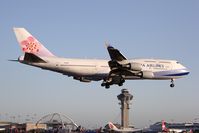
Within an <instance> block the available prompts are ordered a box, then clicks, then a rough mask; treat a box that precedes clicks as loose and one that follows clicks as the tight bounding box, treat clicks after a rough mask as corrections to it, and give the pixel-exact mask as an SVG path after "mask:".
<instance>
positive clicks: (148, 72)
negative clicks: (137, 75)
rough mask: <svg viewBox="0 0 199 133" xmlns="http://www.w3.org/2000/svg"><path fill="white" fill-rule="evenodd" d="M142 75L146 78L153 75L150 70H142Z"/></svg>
mask: <svg viewBox="0 0 199 133" xmlns="http://www.w3.org/2000/svg"><path fill="white" fill-rule="evenodd" d="M142 77H143V78H146V79H151V78H153V77H154V75H153V72H150V71H143V72H142Z"/></svg>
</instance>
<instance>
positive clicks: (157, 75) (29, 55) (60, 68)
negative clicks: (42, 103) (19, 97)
mask: <svg viewBox="0 0 199 133" xmlns="http://www.w3.org/2000/svg"><path fill="white" fill-rule="evenodd" d="M14 32H15V35H16V38H17V40H18V42H19V45H20V47H21V50H22V51H23V53H24V55H22V56H20V57H19V58H18V60H17V61H18V62H20V63H23V64H26V65H30V66H34V67H39V68H42V69H44V70H50V71H54V72H58V73H62V74H63V75H67V76H69V77H73V78H74V79H75V80H79V81H81V82H91V81H100V80H102V84H101V86H104V87H105V88H109V87H110V86H111V85H114V84H116V85H119V86H122V85H123V83H124V82H125V80H135V79H150V80H170V81H171V84H170V87H174V80H175V79H177V78H181V77H183V76H185V75H188V74H189V71H188V69H187V68H186V67H184V66H183V65H181V64H180V63H179V62H178V61H175V60H161V59H132V60H129V59H127V58H126V57H125V56H124V55H122V54H121V52H120V51H119V50H118V49H116V48H114V47H112V46H110V45H107V50H108V52H109V55H110V60H97V59H72V58H60V57H57V56H55V55H54V54H53V53H51V52H50V51H49V50H48V49H47V48H45V47H44V45H42V43H40V42H39V41H38V40H37V39H36V38H35V37H34V36H32V35H31V34H30V33H29V32H28V31H26V29H24V28H14Z"/></svg>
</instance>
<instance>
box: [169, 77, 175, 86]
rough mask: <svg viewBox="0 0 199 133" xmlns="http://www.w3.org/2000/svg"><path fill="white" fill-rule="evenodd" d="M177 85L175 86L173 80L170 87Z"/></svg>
mask: <svg viewBox="0 0 199 133" xmlns="http://www.w3.org/2000/svg"><path fill="white" fill-rule="evenodd" d="M174 86H175V85H174V80H173V79H171V84H170V87H171V88H173V87H174Z"/></svg>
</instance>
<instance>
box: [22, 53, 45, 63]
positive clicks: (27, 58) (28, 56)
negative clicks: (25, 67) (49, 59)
mask: <svg viewBox="0 0 199 133" xmlns="http://www.w3.org/2000/svg"><path fill="white" fill-rule="evenodd" d="M23 61H25V62H32V63H46V61H44V60H43V59H41V58H40V57H38V56H36V55H34V54H32V53H25V56H24V60H23Z"/></svg>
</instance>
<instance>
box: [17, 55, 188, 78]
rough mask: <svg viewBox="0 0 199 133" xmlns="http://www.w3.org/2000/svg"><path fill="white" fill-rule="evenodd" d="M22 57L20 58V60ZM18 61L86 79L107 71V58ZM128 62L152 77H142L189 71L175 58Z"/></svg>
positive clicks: (185, 73)
mask: <svg viewBox="0 0 199 133" xmlns="http://www.w3.org/2000/svg"><path fill="white" fill-rule="evenodd" d="M20 58H22V60H20ZM20 58H19V61H20V62H21V63H24V64H28V65H32V66H36V67H40V68H42V69H46V70H51V71H55V72H59V73H62V74H64V75H68V76H73V77H84V78H86V79H88V80H95V81H97V80H102V79H105V78H106V77H107V76H108V74H109V72H110V67H109V65H108V61H109V60H99V59H69V58H59V57H41V58H42V59H43V60H45V61H46V63H30V62H24V61H23V57H20ZM128 62H129V63H131V62H136V63H139V64H141V69H142V71H143V72H146V73H150V75H152V77H149V78H143V79H176V78H180V77H182V76H184V75H187V74H188V73H189V71H188V70H187V68H185V67H184V66H183V65H181V64H180V63H179V62H177V61H175V60H159V59H133V60H128ZM125 79H142V78H140V77H137V76H134V75H128V76H126V77H125Z"/></svg>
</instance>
